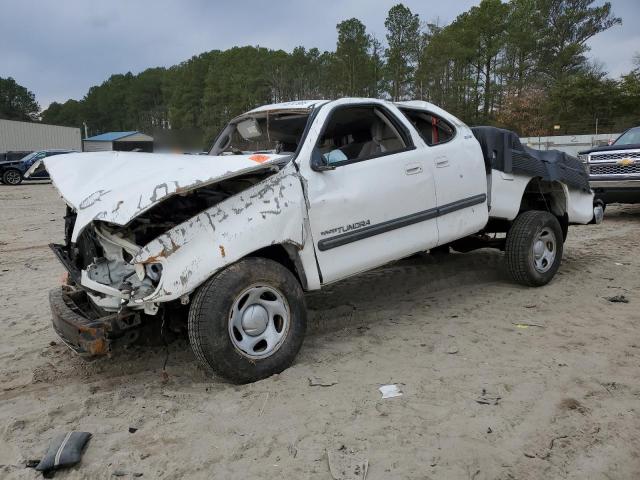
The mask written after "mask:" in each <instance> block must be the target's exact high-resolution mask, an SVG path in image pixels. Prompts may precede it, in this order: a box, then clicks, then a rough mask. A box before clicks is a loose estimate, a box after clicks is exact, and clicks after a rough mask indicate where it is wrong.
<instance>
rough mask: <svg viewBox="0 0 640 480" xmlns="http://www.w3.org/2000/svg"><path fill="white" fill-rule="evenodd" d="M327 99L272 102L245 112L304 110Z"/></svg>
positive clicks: (322, 103) (321, 103) (317, 105)
mask: <svg viewBox="0 0 640 480" xmlns="http://www.w3.org/2000/svg"><path fill="white" fill-rule="evenodd" d="M329 101H330V100H296V101H293V102H283V103H272V104H270V105H263V106H261V107H258V108H254V109H253V110H250V111H248V112H247V113H260V112H268V111H271V110H305V109H311V108H314V107H319V106H320V105H324V104H325V103H328V102H329Z"/></svg>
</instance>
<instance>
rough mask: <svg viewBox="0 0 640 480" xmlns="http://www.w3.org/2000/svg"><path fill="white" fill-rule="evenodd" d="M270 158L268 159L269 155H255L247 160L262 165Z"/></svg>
mask: <svg viewBox="0 0 640 480" xmlns="http://www.w3.org/2000/svg"><path fill="white" fill-rule="evenodd" d="M270 158H271V157H270V156H269V155H260V154H257V155H251V156H250V157H249V160H253V161H254V162H258V163H264V162H266V161H267V160H269V159H270Z"/></svg>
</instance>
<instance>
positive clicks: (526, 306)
mask: <svg viewBox="0 0 640 480" xmlns="http://www.w3.org/2000/svg"><path fill="white" fill-rule="evenodd" d="M536 307H537V305H525V306H524V308H536Z"/></svg>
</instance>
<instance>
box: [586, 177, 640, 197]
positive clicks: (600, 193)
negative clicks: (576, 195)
mask: <svg viewBox="0 0 640 480" xmlns="http://www.w3.org/2000/svg"><path fill="white" fill-rule="evenodd" d="M589 184H590V185H591V189H592V190H593V192H594V193H595V198H596V199H599V200H602V201H604V202H605V203H640V178H638V177H635V178H631V179H630V178H606V177H602V176H598V177H594V176H592V177H591V178H590V179H589Z"/></svg>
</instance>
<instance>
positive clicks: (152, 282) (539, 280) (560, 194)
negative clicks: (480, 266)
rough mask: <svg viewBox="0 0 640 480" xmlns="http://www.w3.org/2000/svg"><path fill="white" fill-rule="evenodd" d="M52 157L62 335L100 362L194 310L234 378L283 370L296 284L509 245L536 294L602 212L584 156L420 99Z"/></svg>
mask: <svg viewBox="0 0 640 480" xmlns="http://www.w3.org/2000/svg"><path fill="white" fill-rule="evenodd" d="M45 164H46V168H47V170H48V171H49V173H50V175H51V177H52V179H53V182H54V184H55V186H56V188H57V189H58V190H59V191H60V193H61V195H62V197H63V198H64V200H65V202H66V203H67V205H68V208H67V214H66V217H65V219H66V226H65V243H64V244H63V245H51V247H52V249H53V251H54V252H55V254H56V255H57V257H58V258H59V259H60V261H61V262H62V263H63V265H64V266H65V267H66V269H67V270H68V272H69V275H68V279H67V281H66V282H65V285H63V286H62V287H61V288H57V289H55V290H53V291H52V292H51V295H50V303H51V308H52V312H53V324H54V327H55V330H56V331H57V332H58V334H59V335H60V337H61V338H62V339H63V340H64V341H65V343H66V344H67V345H68V346H69V347H71V348H72V349H73V350H75V351H76V352H78V353H80V354H82V355H84V356H87V357H93V356H99V355H103V354H107V353H109V352H110V351H111V350H112V349H113V348H114V347H115V346H117V345H118V344H120V345H123V344H128V343H131V342H133V341H135V340H136V339H138V337H140V335H141V333H140V332H143V331H144V328H142V327H143V326H144V325H148V324H150V323H152V324H153V323H155V324H156V325H157V324H161V323H162V324H164V321H165V318H166V316H167V315H169V314H171V313H172V312H173V313H175V312H176V311H177V312H180V311H184V312H185V314H186V311H187V310H188V315H185V316H188V333H189V339H190V342H191V345H192V348H193V351H194V352H195V354H196V356H197V358H198V359H199V360H200V361H201V362H202V364H203V365H204V366H205V367H206V368H208V369H210V370H212V371H213V372H216V373H218V374H220V375H222V376H224V377H226V378H227V379H230V380H233V381H237V382H247V381H253V380H257V379H260V378H264V377H267V376H269V375H271V374H273V373H276V372H280V371H282V370H283V369H285V368H286V367H287V366H289V365H290V364H291V363H292V361H293V359H294V357H295V356H296V353H297V352H298V350H299V349H300V346H301V345H302V341H303V337H304V334H305V329H306V313H305V301H304V296H303V292H304V291H305V290H315V289H319V288H321V287H322V286H323V285H326V284H328V283H331V282H335V281H338V280H341V279H343V278H346V277H349V276H351V275H355V274H357V273H359V272H363V271H366V270H369V269H372V268H375V267H377V266H379V265H382V264H385V263H387V262H392V261H394V260H397V259H400V258H403V257H407V256H410V255H412V254H415V253H417V252H422V251H427V250H430V249H434V248H436V247H438V248H440V249H442V248H447V249H448V248H450V247H451V248H453V249H454V250H457V251H463V252H464V251H469V250H471V249H474V248H481V247H495V248H498V249H501V250H504V251H505V252H506V262H507V264H508V269H509V271H510V272H511V274H512V276H513V278H514V280H515V281H517V282H519V283H522V284H525V285H530V286H540V285H544V284H546V283H548V282H549V281H550V280H551V279H552V278H553V276H554V274H555V273H556V271H557V270H558V267H559V265H560V261H561V257H562V250H563V242H564V239H565V238H566V235H567V229H568V226H569V224H572V223H581V224H585V223H589V222H592V221H594V220H598V221H599V220H600V219H601V212H596V213H598V215H596V216H595V218H594V210H593V194H592V193H591V190H590V189H589V184H588V178H587V174H586V172H585V170H584V167H583V165H582V164H581V162H579V161H578V160H577V159H574V158H572V157H567V156H565V155H564V154H559V153H558V152H556V153H553V152H537V151H534V150H530V149H527V148H526V147H523V146H522V145H520V142H519V140H518V138H517V136H515V134H512V133H511V132H508V131H505V130H498V129H495V128H488V127H481V128H478V129H470V128H469V127H467V126H466V125H465V124H464V123H462V122H461V121H460V120H458V119H457V118H455V117H454V116H452V115H450V114H448V113H446V112H445V111H443V110H441V109H439V108H437V107H435V106H434V105H431V104H429V103H426V102H421V101H413V102H402V103H395V104H394V103H390V102H386V101H382V100H370V99H341V100H336V101H300V102H291V103H285V104H277V105H269V106H265V107H261V108H257V109H255V110H252V111H250V112H248V113H246V114H244V115H241V116H240V117H238V118H236V119H234V120H232V121H231V122H230V123H229V125H228V126H227V127H226V128H225V129H224V130H223V131H222V132H221V133H220V135H219V136H218V137H217V139H216V141H215V143H214V145H213V147H212V149H211V152H210V155H209V156H196V157H194V156H186V155H184V156H183V155H174V154H146V153H121V152H104V153H83V154H71V155H60V156H56V157H52V158H47V159H46V160H45Z"/></svg>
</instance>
